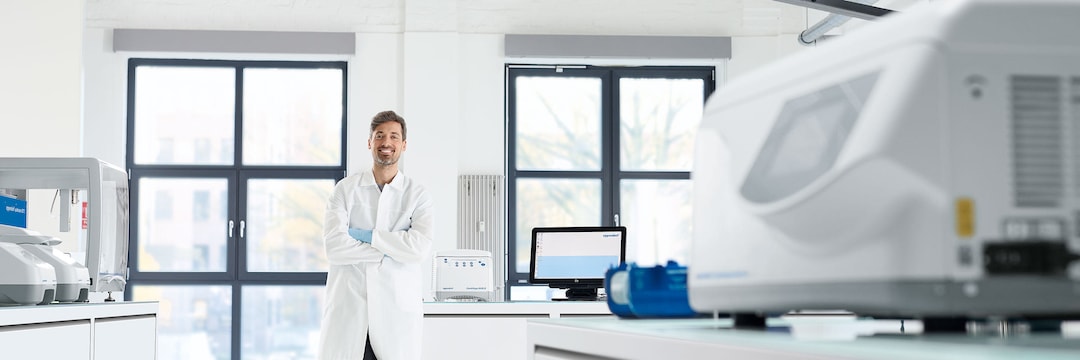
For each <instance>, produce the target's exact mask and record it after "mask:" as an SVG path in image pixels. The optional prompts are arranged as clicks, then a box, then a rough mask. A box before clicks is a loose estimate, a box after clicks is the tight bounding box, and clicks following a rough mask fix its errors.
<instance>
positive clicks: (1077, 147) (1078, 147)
mask: <svg viewBox="0 0 1080 360" xmlns="http://www.w3.org/2000/svg"><path fill="white" fill-rule="evenodd" d="M1069 97H1070V101H1069V102H1070V103H1071V104H1070V105H1072V109H1071V110H1072V111H1071V113H1072V124H1071V125H1072V130H1073V133H1072V136H1071V139H1070V140H1071V143H1072V179H1073V182H1072V183H1073V194H1074V195H1073V196H1075V197H1078V198H1080V77H1074V78H1072V82H1071V84H1070V86H1069ZM1078 229H1080V227H1078Z"/></svg>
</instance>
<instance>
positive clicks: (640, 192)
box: [619, 180, 692, 266]
mask: <svg viewBox="0 0 1080 360" xmlns="http://www.w3.org/2000/svg"><path fill="white" fill-rule="evenodd" d="M691 188H692V183H691V182H690V180H623V181H622V182H621V183H620V189H621V192H622V194H621V196H622V197H621V198H620V200H621V203H620V207H621V209H620V215H619V222H620V223H621V224H625V226H626V237H627V244H626V245H627V246H626V258H627V260H626V261H627V262H631V261H633V262H636V263H637V264H638V265H641V266H649V265H662V264H665V263H667V261H668V260H675V261H678V262H679V263H680V264H682V265H686V264H687V262H686V261H687V260H688V259H689V255H690V252H689V251H690V234H691V230H692V229H691V228H690V219H691V216H690V212H691V209H692V208H691V205H690V201H691V200H690V194H691Z"/></svg>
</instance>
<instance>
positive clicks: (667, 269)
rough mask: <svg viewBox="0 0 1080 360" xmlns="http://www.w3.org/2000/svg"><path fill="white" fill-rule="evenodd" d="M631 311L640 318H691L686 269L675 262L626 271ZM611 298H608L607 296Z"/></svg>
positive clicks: (691, 310) (692, 312)
mask: <svg viewBox="0 0 1080 360" xmlns="http://www.w3.org/2000/svg"><path fill="white" fill-rule="evenodd" d="M627 271H628V273H629V287H628V293H629V296H628V297H629V300H630V311H631V312H633V313H634V316H636V317H639V318H679V317H694V316H697V313H696V312H694V309H692V308H690V296H689V293H688V292H687V288H686V275H687V272H686V267H685V266H681V265H679V264H678V263H677V262H675V261H668V263H667V266H653V267H638V266H637V265H634V264H630V266H629V269H628V270H627ZM609 298H610V296H609Z"/></svg>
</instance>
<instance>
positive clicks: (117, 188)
mask: <svg viewBox="0 0 1080 360" xmlns="http://www.w3.org/2000/svg"><path fill="white" fill-rule="evenodd" d="M0 189H9V190H10V189H16V190H17V191H15V193H23V194H25V193H26V192H25V190H28V189H55V190H58V191H59V192H60V193H61V194H64V195H65V196H60V198H61V199H67V198H70V197H76V198H77V197H78V196H74V195H71V194H72V191H77V192H82V195H80V196H83V197H85V201H86V216H87V218H86V227H85V238H86V244H85V248H81V246H80V251H82V250H85V258H81V257H80V258H76V259H75V261H76V262H79V263H82V264H84V265H85V266H86V268H87V271H88V273H89V284H88V287H89V291H92V292H111V291H123V290H124V286H125V284H126V283H127V277H126V274H127V255H128V178H127V173H126V172H125V171H124V170H122V169H120V168H118V167H116V166H114V165H111V164H108V163H106V162H103V161H101V160H98V159H94V158H0ZM23 200H25V199H23ZM61 201H65V200H61ZM45 207H47V206H45ZM59 215H60V221H59V222H60V224H59V227H60V231H62V232H63V231H70V230H71V229H70V226H69V225H70V223H71V221H70V216H71V215H70V206H68V205H61V206H59ZM78 231H83V230H82V229H79V230H78ZM43 250H44V249H43ZM43 256H47V255H43ZM0 283H2V282H0Z"/></svg>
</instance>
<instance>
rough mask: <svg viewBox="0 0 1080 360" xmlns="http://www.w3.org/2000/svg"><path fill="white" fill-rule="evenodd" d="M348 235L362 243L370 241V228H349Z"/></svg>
mask: <svg viewBox="0 0 1080 360" xmlns="http://www.w3.org/2000/svg"><path fill="white" fill-rule="evenodd" d="M349 236H352V238H353V239H356V241H359V242H362V243H368V244H370V243H371V230H367V229H349Z"/></svg>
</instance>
